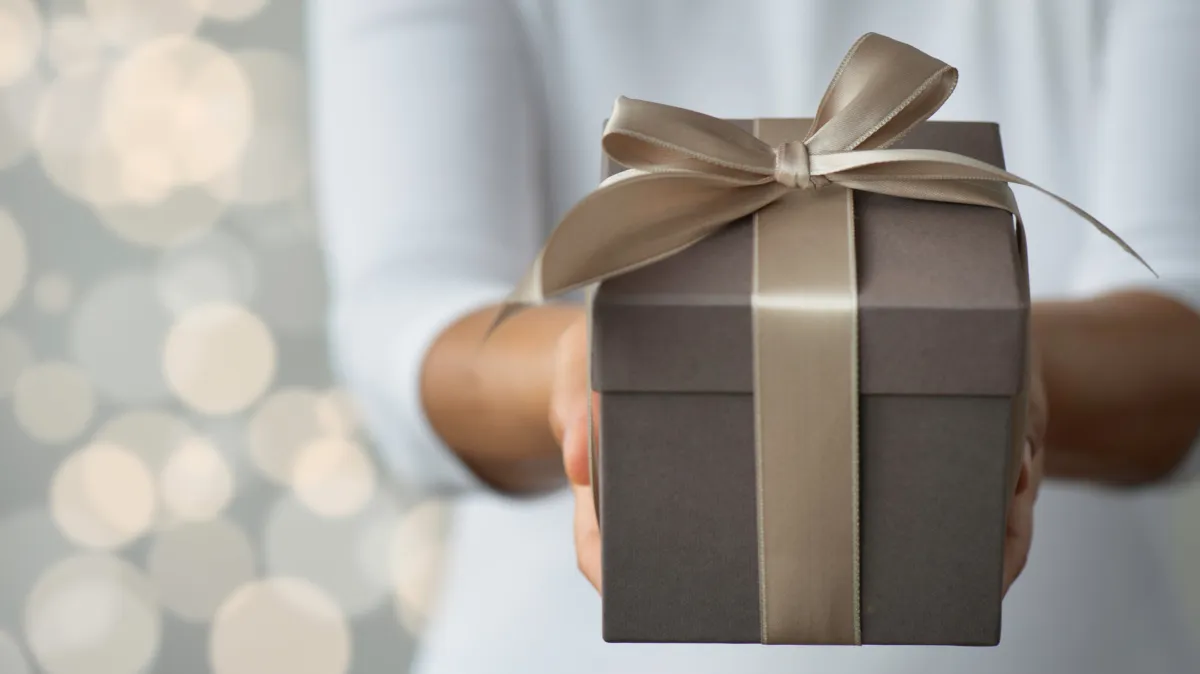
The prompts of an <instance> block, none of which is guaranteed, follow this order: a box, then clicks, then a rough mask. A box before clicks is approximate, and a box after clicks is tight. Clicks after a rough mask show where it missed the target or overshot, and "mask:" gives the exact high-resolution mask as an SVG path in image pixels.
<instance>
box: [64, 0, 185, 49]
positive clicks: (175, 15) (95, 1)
mask: <svg viewBox="0 0 1200 674" xmlns="http://www.w3.org/2000/svg"><path fill="white" fill-rule="evenodd" d="M86 5H87V10H88V14H89V15H90V17H91V18H92V20H93V21H94V22H95V24H96V28H97V30H99V32H100V34H101V35H103V36H104V39H105V40H107V41H108V42H109V43H111V44H114V45H119V46H124V47H128V46H131V45H135V44H137V43H139V42H143V41H146V40H149V39H152V38H155V37H158V36H161V35H171V34H176V33H189V32H191V31H193V30H195V29H196V27H197V26H198V25H199V24H200V20H201V18H202V13H201V11H200V10H199V9H197V8H196V6H195V5H196V3H194V2H192V1H191V0H86Z"/></svg>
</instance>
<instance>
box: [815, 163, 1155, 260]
mask: <svg viewBox="0 0 1200 674" xmlns="http://www.w3.org/2000/svg"><path fill="white" fill-rule="evenodd" d="M810 162H811V166H812V168H811V172H812V174H813V175H823V176H825V177H826V178H828V179H829V180H830V181H831V182H835V183H838V184H841V185H845V186H847V187H849V186H853V187H854V188H855V189H861V190H865V191H868V192H879V193H884V194H893V195H896V196H903V197H907V198H910V199H923V200H926V201H959V200H957V199H955V198H952V197H953V195H956V194H962V193H965V192H966V191H968V190H967V189H966V188H964V189H955V188H952V187H950V186H952V185H955V184H962V185H967V184H971V183H981V182H993V183H995V182H999V183H1010V184H1014V185H1023V186H1025V187H1029V188H1032V189H1034V190H1037V191H1038V192H1041V193H1042V194H1044V195H1046V196H1048V197H1050V198H1051V199H1053V200H1055V201H1057V202H1058V203H1060V204H1062V205H1063V206H1066V207H1067V208H1068V209H1070V210H1071V212H1073V213H1075V214H1076V215H1078V216H1079V217H1081V218H1083V219H1084V220H1086V221H1087V222H1088V223H1090V224H1091V225H1092V227H1094V228H1096V230H1097V231H1099V232H1100V233H1101V234H1103V235H1104V236H1106V237H1108V238H1109V239H1110V240H1111V241H1113V243H1116V244H1117V245H1118V246H1120V247H1121V250H1124V251H1125V252H1126V253H1128V254H1129V255H1131V256H1133V258H1134V259H1135V260H1137V261H1138V262H1140V263H1141V264H1142V266H1144V267H1145V268H1146V269H1147V270H1149V271H1150V273H1152V274H1154V275H1155V276H1156V277H1157V276H1158V272H1156V271H1155V270H1154V268H1153V267H1151V266H1150V263H1148V262H1146V260H1145V259H1143V258H1142V256H1141V255H1139V254H1138V253H1137V251H1135V250H1134V249H1133V247H1132V246H1130V245H1129V244H1128V243H1126V242H1125V240H1124V239H1122V238H1121V237H1120V236H1118V235H1117V233H1116V232H1114V231H1113V230H1111V229H1109V228H1108V227H1107V226H1106V225H1105V224H1104V223H1102V222H1100V220H1098V219H1097V218H1096V217H1095V216H1093V215H1092V214H1091V213H1088V212H1087V211H1086V210H1084V209H1083V208H1080V207H1079V206H1077V205H1075V204H1074V203H1072V202H1071V201H1070V200H1068V199H1065V198H1063V197H1061V196H1059V195H1057V194H1055V193H1054V192H1051V191H1050V190H1048V189H1046V188H1044V187H1042V186H1040V185H1038V184H1037V183H1034V182H1032V181H1030V180H1026V179H1025V178H1022V177H1021V176H1019V175H1016V174H1015V173H1010V172H1008V171H1005V170H1004V169H1000V168H997V167H995V166H992V165H991V164H988V163H986V162H981V161H979V160H976V159H972V158H970V157H966V156H963V155H960V154H956V153H954V152H945V151H942V150H859V151H856V152H837V153H830V154H825V155H818V156H814V157H811V158H810ZM902 184H909V185H911V187H909V188H904V187H901V186H900V185H902ZM976 191H977V192H979V193H981V194H982V190H976ZM959 203H978V204H980V205H985V206H995V207H998V208H1004V209H1005V210H1009V211H1010V212H1013V210H1014V208H1015V202H1013V208H1009V207H1008V206H1007V205H1001V204H1000V203H989V202H986V201H980V202H965V201H959ZM1014 214H1015V213H1014Z"/></svg>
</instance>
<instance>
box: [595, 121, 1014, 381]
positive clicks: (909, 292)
mask: <svg viewBox="0 0 1200 674" xmlns="http://www.w3.org/2000/svg"><path fill="white" fill-rule="evenodd" d="M738 123H739V124H742V125H743V126H745V127H747V128H749V127H750V123H749V122H738ZM896 147H909V148H929V149H938V150H950V151H954V152H958V153H961V154H964V155H967V156H970V157H974V158H976V159H980V160H982V161H986V162H988V163H991V164H995V165H996V166H1001V167H1003V166H1004V164H1003V153H1002V150H1001V143H1000V133H999V128H998V127H997V126H996V125H995V124H988V123H976V122H925V123H923V124H921V125H919V126H918V127H916V128H915V129H913V131H912V132H911V133H909V135H908V136H906V137H905V138H904V139H903V140H902V141H901V142H900V143H898V144H897V145H896ZM610 164H611V162H610ZM620 168H621V167H619V166H615V165H609V166H606V174H611V173H615V172H616V171H618V170H620ZM854 208H855V226H856V233H855V236H856V240H857V255H858V260H857V261H858V284H859V339H860V343H859V361H860V376H861V380H860V390H861V392H862V393H864V394H868V395H869V394H911V395H1013V394H1015V393H1017V392H1019V391H1020V389H1021V386H1022V376H1023V372H1024V368H1025V357H1026V354H1025V351H1026V342H1027V339H1026V334H1027V332H1026V331H1027V323H1028V313H1029V291H1028V280H1027V279H1028V277H1027V271H1026V267H1025V262H1024V250H1023V249H1022V248H1021V242H1020V240H1019V237H1018V236H1017V233H1016V231H1015V227H1014V225H1013V221H1012V217H1011V216H1010V215H1009V214H1007V213H1005V212H1003V211H1000V210H998V209H991V208H984V207H979V206H964V205H957V204H944V203H934V202H926V201H915V200H909V199H900V198H896V197H889V196H884V195H877V194H866V193H862V192H857V193H856V194H855V203H854ZM753 250H754V235H753V227H752V218H749V217H748V218H743V219H741V220H739V221H737V222H735V223H732V224H731V225H730V226H728V227H727V228H726V229H725V230H723V231H722V232H720V233H719V234H717V235H716V236H713V237H711V238H709V239H707V240H705V241H702V242H701V243H699V244H697V245H695V246H693V247H691V248H689V249H688V250H686V251H684V252H682V253H680V254H678V255H675V256H673V257H670V258H668V259H665V260H662V261H660V262H657V263H655V264H653V265H650V266H648V267H644V268H642V269H639V270H637V271H634V272H631V273H629V274H626V275H624V276H621V277H619V278H615V279H612V280H609V281H607V282H605V283H603V284H602V285H601V286H600V288H599V289H598V290H597V292H596V295H595V298H594V303H593V316H592V320H593V327H592V330H593V358H592V383H593V386H594V387H595V388H596V390H599V391H609V392H613V391H630V392H636V391H658V392H662V391H677V392H695V393H699V392H709V393H750V392H752V391H753V384H754V372H753V362H754V358H753V338H752V314H751V307H750V292H751V287H752V272H753Z"/></svg>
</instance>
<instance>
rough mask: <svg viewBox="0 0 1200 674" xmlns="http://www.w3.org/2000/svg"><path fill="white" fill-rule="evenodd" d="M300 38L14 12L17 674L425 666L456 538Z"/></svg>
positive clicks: (5, 642)
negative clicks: (356, 278) (427, 636)
mask: <svg viewBox="0 0 1200 674" xmlns="http://www.w3.org/2000/svg"><path fill="white" fill-rule="evenodd" d="M303 21H304V6H303V2H302V0H40V1H38V2H35V0H0V674H24V673H27V672H35V671H44V672H51V673H54V674H109V673H111V674H132V673H135V672H169V673H171V674H188V673H191V672H197V673H199V672H215V673H217V674H265V673H274V672H285V673H287V674H342V673H345V672H357V673H366V672H372V673H375V672H389V673H402V672H404V671H406V669H407V663H408V662H409V660H410V658H411V653H412V650H413V648H414V645H415V644H416V643H417V640H418V639H419V635H420V632H421V628H422V624H423V623H424V622H425V620H426V618H427V617H428V615H429V614H430V612H431V611H432V610H434V608H435V606H436V598H437V588H438V571H439V569H440V568H441V558H442V545H443V541H444V540H445V532H446V530H447V527H449V526H451V524H452V523H451V517H450V514H449V510H448V507H447V505H446V504H444V503H439V502H417V501H415V500H413V499H411V498H409V497H406V495H405V494H404V492H403V490H402V489H400V488H398V487H397V486H396V485H394V484H392V483H391V481H390V479H389V478H388V476H387V475H385V474H383V473H382V472H381V471H380V470H379V468H378V463H377V461H376V457H375V455H374V453H373V449H372V448H371V446H370V444H369V441H368V439H367V438H366V437H364V435H363V432H362V429H361V428H360V426H359V423H358V421H357V416H356V414H355V405H354V402H353V400H352V398H351V396H349V395H348V394H347V393H346V392H345V391H343V390H341V389H339V388H338V386H337V384H336V382H335V381H334V380H333V377H332V375H331V373H330V369H329V365H328V360H327V355H326V350H327V349H326V341H325V327H324V321H325V309H326V307H325V304H326V302H325V281H324V274H323V270H322V264H321V257H320V248H319V246H320V236H319V231H318V227H317V223H316V222H315V221H314V217H313V211H312V206H311V203H310V199H311V195H310V190H309V184H310V175H311V172H312V171H313V167H311V166H310V165H309V164H308V162H307V147H308V142H307V119H306V115H305V108H306V105H305V103H306V100H305V97H306V91H305V62H304V59H305V56H304V40H303V36H304V26H303ZM317 169H319V167H317ZM1174 501H1175V503H1176V504H1177V505H1175V506H1174V510H1173V511H1172V512H1173V516H1172V517H1173V519H1172V521H1171V522H1169V523H1167V524H1168V526H1169V531H1170V532H1171V537H1172V544H1173V557H1172V564H1173V568H1174V569H1175V572H1176V577H1177V579H1178V581H1177V582H1178V586H1179V591H1180V592H1181V593H1184V594H1185V595H1186V596H1187V597H1188V600H1189V605H1190V607H1191V617H1192V624H1193V625H1194V626H1195V628H1196V632H1197V634H1198V635H1200V576H1198V575H1197V574H1195V569H1196V568H1200V517H1197V516H1196V515H1197V514H1200V491H1198V490H1193V492H1192V493H1184V494H1183V496H1182V498H1179V499H1175V500H1174ZM1185 570H1189V572H1188V573H1184V571H1185ZM463 639H464V645H466V644H467V643H468V640H469V635H463Z"/></svg>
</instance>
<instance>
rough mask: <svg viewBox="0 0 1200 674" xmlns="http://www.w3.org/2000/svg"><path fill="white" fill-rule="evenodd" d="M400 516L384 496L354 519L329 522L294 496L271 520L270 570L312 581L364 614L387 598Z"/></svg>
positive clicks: (276, 509)
mask: <svg viewBox="0 0 1200 674" xmlns="http://www.w3.org/2000/svg"><path fill="white" fill-rule="evenodd" d="M398 521H399V512H398V509H397V507H396V506H395V504H393V503H392V502H391V500H390V499H388V498H386V497H384V496H382V495H380V496H379V497H377V498H375V499H373V500H372V501H371V502H370V503H369V504H367V505H366V506H365V507H364V508H363V509H362V510H361V511H359V512H358V513H356V514H355V515H353V516H351V517H344V518H340V519H330V518H327V517H324V516H322V515H319V514H317V513H314V512H312V511H311V510H310V509H309V508H308V507H307V506H306V505H305V504H304V503H302V502H300V501H299V500H298V499H296V498H294V497H290V496H285V497H283V498H281V499H280V500H279V501H278V502H277V503H275V505H273V506H272V508H271V511H270V514H269V515H268V516H267V523H266V534H265V537H264V543H263V545H264V549H265V556H266V566H267V572H268V573H270V574H273V575H281V576H295V577H298V578H304V579H305V580H307V581H309V582H312V583H313V584H315V585H316V586H317V587H319V588H321V589H322V590H323V591H324V592H326V593H327V594H328V595H329V596H330V597H331V598H332V599H333V600H334V601H335V602H337V604H338V606H340V607H341V608H342V609H343V610H345V611H346V612H347V613H349V614H350V615H360V614H362V613H365V612H367V611H370V610H371V609H373V608H375V607H376V606H378V605H379V604H380V603H381V602H382V601H384V600H385V599H387V597H388V593H389V592H388V591H389V589H390V580H391V579H390V578H389V577H388V566H387V554H388V543H387V534H386V532H389V531H394V530H395V527H396V523H397V522H398Z"/></svg>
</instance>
